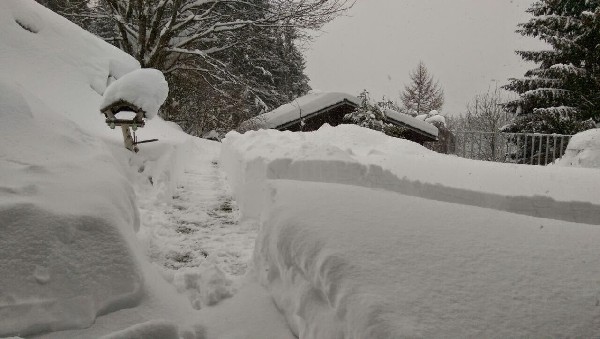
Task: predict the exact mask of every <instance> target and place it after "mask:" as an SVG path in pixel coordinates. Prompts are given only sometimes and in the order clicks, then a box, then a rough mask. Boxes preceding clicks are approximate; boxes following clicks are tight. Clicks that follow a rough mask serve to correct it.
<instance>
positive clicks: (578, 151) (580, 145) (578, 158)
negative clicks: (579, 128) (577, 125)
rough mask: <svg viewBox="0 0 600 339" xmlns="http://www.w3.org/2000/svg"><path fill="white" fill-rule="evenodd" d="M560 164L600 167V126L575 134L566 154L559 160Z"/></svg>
mask: <svg viewBox="0 0 600 339" xmlns="http://www.w3.org/2000/svg"><path fill="white" fill-rule="evenodd" d="M557 164H558V165H559V166H567V167H587V168H600V128H595V129H590V130H587V131H584V132H581V133H577V134H575V135H574V136H573V137H572V138H571V140H569V144H568V145H567V150H566V152H565V155H563V157H562V158H560V159H559V160H558V161H557Z"/></svg>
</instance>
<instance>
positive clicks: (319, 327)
mask: <svg viewBox="0 0 600 339" xmlns="http://www.w3.org/2000/svg"><path fill="white" fill-rule="evenodd" d="M221 163H222V165H223V166H224V168H225V169H226V171H227V175H228V179H229V180H230V183H231V186H232V188H233V190H234V192H235V194H236V200H237V202H238V205H239V206H240V210H241V212H242V214H243V216H244V217H246V218H253V219H256V220H260V222H261V228H260V231H259V235H258V238H257V243H256V248H255V254H254V264H255V268H256V271H257V273H258V274H259V277H260V281H261V283H262V284H264V285H265V286H267V287H268V289H269V291H270V293H271V295H272V296H273V298H274V301H275V303H276V304H277V306H278V307H279V308H280V309H281V310H282V311H283V313H284V315H285V316H286V318H287V320H288V323H289V324H290V327H291V328H292V330H293V332H294V333H295V334H296V335H297V336H299V337H301V338H400V337H491V336H498V337H528V336H538V335H539V336H553V337H565V336H584V337H585V336H590V335H593V334H594V333H595V331H596V330H597V328H598V326H599V325H600V323H599V322H598V319H600V317H599V316H600V310H599V309H598V308H597V306H596V305H597V304H598V298H599V297H598V292H597V281H598V279H600V269H598V267H600V266H598V264H599V262H598V258H597V251H596V245H595V243H597V241H598V240H600V230H598V229H597V227H596V226H593V225H586V224H577V223H573V222H572V221H582V222H585V223H590V224H599V223H600V215H599V214H598V212H597V211H598V210H599V208H598V207H599V205H600V204H599V202H598V196H597V194H596V193H594V191H597V190H596V188H597V183H596V181H597V174H596V173H595V172H594V171H591V170H573V169H567V168H554V169H551V168H542V167H537V166H531V167H529V166H525V165H521V166H519V165H507V164H489V163H484V162H477V161H471V160H466V159H459V158H456V157H451V156H445V155H441V154H437V153H434V152H431V151H429V150H427V149H425V148H424V147H422V146H420V145H417V144H415V143H412V142H408V141H405V140H399V139H395V138H391V137H388V136H385V135H384V134H382V133H378V132H376V131H372V130H368V129H363V128H360V127H358V126H353V125H342V126H337V127H335V128H332V127H324V128H321V129H320V130H318V131H316V132H310V133H291V132H278V131H273V130H270V131H254V132H247V133H246V134H244V135H240V134H237V133H230V134H228V135H227V137H226V138H225V139H224V141H223V150H222V156H221ZM449 168H452V169H453V170H452V171H449V170H446V171H444V170H441V169H449ZM435 169H437V170H435ZM340 184H341V185H340ZM398 193H401V194H398ZM423 198H425V199H423ZM481 207H484V208H481ZM507 211H508V212H511V213H507ZM565 220H567V222H565Z"/></svg>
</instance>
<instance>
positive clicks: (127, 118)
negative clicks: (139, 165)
mask: <svg viewBox="0 0 600 339" xmlns="http://www.w3.org/2000/svg"><path fill="white" fill-rule="evenodd" d="M100 111H101V112H102V114H104V116H105V117H106V124H107V125H108V126H109V127H110V128H111V129H115V127H117V126H120V127H121V132H122V133H123V143H124V145H125V148H126V149H128V150H130V151H131V152H135V153H137V152H138V151H139V148H138V147H137V145H138V144H142V143H147V142H154V141H158V139H149V140H142V141H138V140H137V137H136V135H135V132H136V131H137V129H138V128H142V127H144V125H145V124H146V121H145V119H146V112H145V111H144V110H143V109H141V108H140V107H137V106H136V105H134V104H132V103H130V102H127V101H125V100H122V99H120V100H118V101H115V102H113V103H111V104H109V105H108V106H106V107H104V108H101V109H100ZM117 114H119V115H120V116H124V117H117Z"/></svg>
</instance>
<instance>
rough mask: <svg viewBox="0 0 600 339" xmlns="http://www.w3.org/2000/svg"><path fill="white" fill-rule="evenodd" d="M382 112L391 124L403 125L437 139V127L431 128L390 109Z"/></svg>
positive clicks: (429, 125) (423, 122)
mask: <svg viewBox="0 0 600 339" xmlns="http://www.w3.org/2000/svg"><path fill="white" fill-rule="evenodd" d="M383 112H384V113H385V116H386V117H387V118H388V119H390V120H392V121H393V122H396V123H399V124H401V125H404V126H406V127H408V128H411V129H412V130H415V129H416V130H419V131H421V132H424V133H426V134H428V135H430V136H433V137H435V138H437V136H438V129H437V127H435V126H433V125H432V124H430V123H428V122H425V121H423V120H420V119H417V118H414V117H412V116H410V115H408V114H404V113H400V112H396V111H394V110H391V109H385V110H383Z"/></svg>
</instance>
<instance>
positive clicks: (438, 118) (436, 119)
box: [425, 114, 446, 126]
mask: <svg viewBox="0 0 600 339" xmlns="http://www.w3.org/2000/svg"><path fill="white" fill-rule="evenodd" d="M425 122H428V123H434V122H438V123H440V124H442V126H446V118H445V117H444V116H442V115H439V114H435V115H432V116H430V117H429V118H427V119H425Z"/></svg>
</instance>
